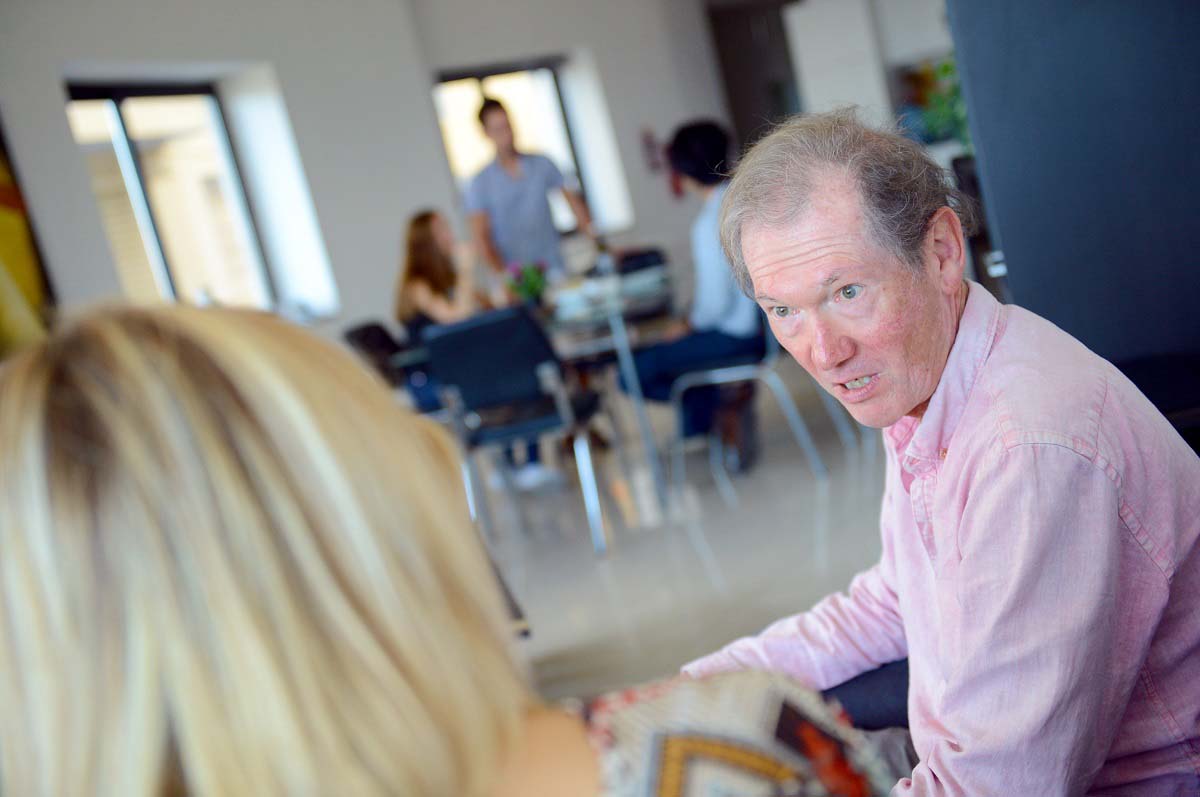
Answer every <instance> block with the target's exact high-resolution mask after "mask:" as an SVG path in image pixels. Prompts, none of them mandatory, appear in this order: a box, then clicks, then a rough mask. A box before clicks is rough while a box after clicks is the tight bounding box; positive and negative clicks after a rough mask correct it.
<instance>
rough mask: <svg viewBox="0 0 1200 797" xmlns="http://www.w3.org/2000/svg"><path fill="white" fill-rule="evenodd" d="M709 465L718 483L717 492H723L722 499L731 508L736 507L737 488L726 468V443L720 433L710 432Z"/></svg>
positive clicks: (715, 481) (714, 479) (714, 480)
mask: <svg viewBox="0 0 1200 797" xmlns="http://www.w3.org/2000/svg"><path fill="white" fill-rule="evenodd" d="M708 467H709V469H710V470H712V477H713V482H714V483H715V484H716V485H717V492H718V493H720V494H721V500H723V501H724V502H725V505H726V506H727V507H729V508H730V509H736V508H737V505H738V496H737V490H735V489H734V487H733V482H732V481H730V479H729V471H727V470H726V469H725V444H724V443H723V442H722V441H721V436H720V435H719V434H712V433H710V434H709V436H708Z"/></svg>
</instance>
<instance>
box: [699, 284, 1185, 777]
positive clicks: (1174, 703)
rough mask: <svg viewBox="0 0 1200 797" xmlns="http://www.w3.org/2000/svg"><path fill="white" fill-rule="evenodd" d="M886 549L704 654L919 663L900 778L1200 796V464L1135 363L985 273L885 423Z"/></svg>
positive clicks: (854, 668)
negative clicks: (1034, 309) (1137, 379)
mask: <svg viewBox="0 0 1200 797" xmlns="http://www.w3.org/2000/svg"><path fill="white" fill-rule="evenodd" d="M884 441H885V450H886V452H887V476H886V486H885V488H884V494H883V508H882V513H881V519H880V527H881V533H882V537H883V555H882V557H881V560H880V562H879V563H878V564H877V565H875V566H874V567H872V568H871V569H869V570H867V571H866V572H864V573H861V574H860V575H858V576H857V577H856V578H855V579H854V581H853V582H852V583H851V585H850V589H849V592H848V594H838V595H832V596H830V597H828V598H826V599H824V600H823V601H821V602H820V603H819V604H817V606H816V607H814V608H813V609H811V610H810V611H808V612H804V613H803V614H798V615H795V616H793V617H788V618H785V619H783V620H779V621H778V622H776V623H774V624H772V625H771V626H770V627H768V628H767V629H766V630H765V631H763V632H762V633H761V634H760V635H759V636H756V637H747V638H745V639H740V640H737V641H736V642H733V643H731V644H730V645H728V646H727V647H725V648H724V649H722V650H720V651H718V652H717V653H714V654H712V655H711V656H707V657H705V658H703V659H700V660H698V661H696V662H693V663H691V664H689V665H687V666H686V667H685V668H684V672H686V673H687V674H688V675H691V676H693V677H703V676H706V675H710V674H712V673H716V672H721V671H726V670H734V669H763V670H772V671H777V672H782V673H786V674H789V675H792V676H793V677H795V678H797V679H799V680H800V681H801V682H802V683H805V684H807V685H808V686H811V687H813V688H817V689H826V688H829V687H831V686H834V685H837V684H839V683H842V682H843V681H846V680H848V679H849V678H852V677H854V676H855V675H858V674H860V673H862V672H865V671H867V670H870V669H873V668H875V667H878V666H880V665H882V664H885V663H887V662H889V661H894V660H896V659H901V658H904V657H905V656H907V657H908V658H909V671H910V676H909V677H910V684H909V696H908V711H909V725H910V729H911V732H912V738H913V745H914V747H915V748H916V751H917V754H918V755H919V757H920V763H919V764H918V766H917V767H916V769H915V770H914V771H913V773H912V776H911V777H909V778H905V779H904V780H902V781H900V782H899V783H898V784H897V785H896V786H895V788H894V789H893V791H892V794H893V795H971V797H977V796H979V795H1081V794H1091V795H1100V794H1113V795H1116V794H1120V795H1200V544H1198V543H1197V538H1198V537H1200V459H1198V458H1197V457H1196V455H1195V453H1193V452H1192V451H1191V449H1189V448H1188V447H1187V445H1186V444H1185V443H1184V441H1183V440H1182V438H1181V437H1180V436H1179V435H1178V434H1177V433H1176V432H1175V431H1174V430H1173V429H1172V428H1171V426H1170V424H1169V423H1168V422H1167V421H1166V419H1165V418H1163V416H1162V415H1161V414H1160V413H1159V412H1158V411H1157V410H1155V408H1154V407H1153V406H1152V405H1151V404H1150V402H1149V401H1148V400H1147V399H1146V398H1145V396H1143V395H1142V394H1141V393H1140V392H1139V391H1138V390H1137V388H1136V387H1134V386H1133V384H1132V383H1130V382H1129V381H1128V380H1127V379H1126V378H1125V377H1124V376H1122V375H1121V373H1120V372H1119V371H1117V369H1116V368H1114V367H1113V366H1112V365H1110V364H1109V363H1108V362H1106V361H1104V360H1103V359H1101V358H1100V357H1098V356H1096V355H1095V354H1093V353H1092V352H1090V351H1088V349H1086V348H1085V347H1084V346H1083V345H1082V344H1080V343H1079V342H1078V341H1076V340H1075V339H1074V338H1072V337H1071V336H1069V335H1067V334H1066V333H1065V332H1063V331H1062V330H1060V329H1058V328H1057V327H1055V326H1054V325H1053V324H1051V323H1050V322H1048V321H1046V320H1045V319H1042V318H1040V317H1038V316H1036V315H1034V314H1032V313H1030V312H1028V311H1026V310H1023V309H1021V308H1019V307H1014V306H1005V305H1001V304H1000V303H999V302H997V301H996V300H995V299H994V298H992V297H991V295H989V294H988V293H987V292H986V291H985V290H984V289H983V288H981V287H980V286H979V285H978V284H975V283H972V284H971V286H970V295H969V297H968V300H967V305H966V309H965V311H964V314H963V317H962V321H961V323H960V326H959V330H958V335H957V337H956V339H955V342H954V346H953V348H952V350H951V352H950V356H949V359H948V360H947V363H946V368H945V371H944V373H943V374H942V378H941V381H940V383H939V384H938V388H937V390H936V391H935V392H934V394H933V397H932V398H931V400H930V402H929V407H928V409H927V410H926V412H925V415H924V417H923V418H922V419H921V420H920V421H919V422H918V421H916V420H914V419H912V418H904V419H902V420H901V421H900V422H898V423H896V424H895V425H894V426H892V427H890V428H888V429H886V430H884Z"/></svg>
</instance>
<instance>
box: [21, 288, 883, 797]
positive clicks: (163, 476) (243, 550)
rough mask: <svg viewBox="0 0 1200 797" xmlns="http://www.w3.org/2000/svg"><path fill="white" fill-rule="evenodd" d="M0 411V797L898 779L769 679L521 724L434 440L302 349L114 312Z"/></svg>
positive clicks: (269, 325) (337, 354)
mask: <svg viewBox="0 0 1200 797" xmlns="http://www.w3.org/2000/svg"><path fill="white" fill-rule="evenodd" d="M0 390H2V391H3V394H4V396H5V403H4V405H3V411H2V412H0V452H3V453H2V454H0V490H3V500H2V501H0V545H2V546H3V548H4V551H5V561H4V566H3V568H0V607H2V615H0V616H2V617H3V618H4V621H3V622H2V623H0V647H2V648H3V650H5V651H7V653H6V664H5V667H3V668H2V671H0V707H2V708H3V711H0V790H2V791H3V792H4V793H6V794H20V795H26V796H27V797H39V796H45V797H51V796H53V797H60V795H84V794H87V795H101V796H103V795H112V796H113V797H116V795H120V797H139V796H141V795H146V796H149V795H176V794H188V795H192V796H193V797H207V796H209V795H224V794H247V793H252V794H257V795H263V796H264V797H266V796H267V795H284V794H355V795H363V796H365V797H369V796H370V795H394V794H413V795H417V794H420V795H450V794H456V795H465V796H466V797H510V796H512V797H515V796H516V795H530V794H560V795H579V796H580V797H592V795H597V794H601V795H626V794H647V793H649V792H648V791H647V789H648V788H649V787H650V786H651V785H652V784H656V783H658V782H659V781H660V780H661V779H662V778H663V777H671V778H675V779H682V778H683V776H684V774H685V770H684V769H683V768H682V767H683V765H682V763H679V762H681V761H688V760H691V759H692V758H693V757H696V756H699V757H700V758H702V759H706V758H707V759H712V760H714V761H720V760H722V759H721V756H722V754H730V753H732V752H736V751H741V754H742V755H743V756H744V755H745V752H744V751H745V749H747V746H749V747H750V749H753V750H754V751H755V752H754V753H753V756H752V758H753V763H754V764H755V767H754V768H753V769H751V771H750V772H749V773H746V772H743V771H741V770H739V769H733V770H732V771H729V770H723V769H722V768H719V767H718V768H715V770H714V772H708V773H700V774H698V775H697V774H690V775H689V777H688V778H687V784H688V785H687V787H686V790H685V791H681V792H679V793H680V794H686V795H700V794H709V793H712V792H711V791H710V789H711V788H715V787H716V786H717V785H721V784H724V785H726V786H729V785H732V786H735V787H736V786H738V785H739V784H741V785H744V784H746V783H751V784H753V783H758V782H761V781H766V782H767V783H768V784H769V785H772V786H779V787H784V786H788V785H789V784H790V786H791V788H793V789H794V788H799V787H805V788H807V787H808V786H811V787H815V786H816V785H817V784H820V785H821V786H823V787H825V788H827V789H833V790H834V792H833V793H840V794H855V795H867V794H883V793H885V791H886V789H887V787H888V785H889V784H890V782H891V780H893V779H894V777H895V775H896V772H895V770H894V768H893V767H892V766H891V765H889V764H888V763H887V762H886V761H885V760H884V759H883V758H882V757H881V756H880V753H879V751H878V750H877V749H876V748H875V747H874V746H873V745H872V744H871V743H870V742H869V741H867V739H866V738H864V737H863V736H861V735H860V734H858V733H857V732H855V731H853V730H852V729H850V728H849V727H848V726H845V725H843V724H841V722H840V721H839V720H838V719H836V718H835V716H834V714H833V712H832V711H831V710H830V709H829V708H827V707H826V706H825V705H824V703H823V702H822V701H821V699H820V698H819V697H818V696H817V695H815V693H812V692H810V691H808V690H804V689H801V688H800V687H798V686H795V685H792V684H791V683H789V682H787V681H786V680H785V679H782V678H780V677H778V676H770V675H766V674H757V673H748V674H746V673H744V674H735V675H732V676H729V677H725V678H720V679H715V680H713V681H709V682H705V683H698V682H688V681H684V682H680V683H676V684H674V685H670V684H662V685H658V686H655V687H652V688H648V689H644V690H641V691H639V692H636V693H632V692H631V693H624V694H622V695H621V696H620V697H619V699H615V698H614V699H605V700H601V701H599V702H598V703H597V704H596V705H595V707H594V708H595V710H594V711H593V712H592V714H591V715H590V716H591V720H590V722H591V725H590V726H589V725H588V723H587V722H585V720H584V719H583V718H582V717H581V716H580V715H577V714H573V713H569V712H566V711H562V710H559V709H555V708H552V707H549V706H547V705H545V704H543V703H541V702H540V701H539V700H538V699H537V698H535V697H534V696H533V693H532V690H531V689H530V686H529V684H528V683H527V681H526V677H525V675H524V674H523V672H522V668H521V667H520V666H519V665H518V664H517V663H516V661H515V660H514V658H513V656H512V654H511V652H510V648H509V643H510V636H511V634H510V632H509V629H508V628H507V623H506V621H505V619H504V613H503V610H502V603H501V598H500V594H499V591H498V589H497V584H496V581H495V579H494V577H493V574H492V570H491V568H490V566H489V564H488V559H487V557H486V555H485V554H484V551H483V548H482V546H481V545H480V544H479V542H478V540H477V538H476V536H475V532H474V529H473V528H472V524H471V520H470V517H469V515H468V512H467V506H466V501H465V496H464V494H463V492H462V489H461V487H460V483H459V481H458V459H457V456H456V455H455V450H454V447H453V445H452V443H451V442H450V438H449V437H448V435H446V434H445V433H444V432H443V431H441V430H440V429H439V428H438V427H437V426H436V425H434V424H433V423H431V422H430V421H428V420H426V419H424V418H421V417H419V416H415V415H413V414H410V413H408V412H406V411H404V410H401V409H399V408H398V407H397V406H396V405H395V403H394V401H393V400H392V397H391V395H390V394H389V393H388V391H387V390H386V389H385V388H384V387H383V385H382V384H381V383H379V382H377V381H376V380H374V379H373V378H371V377H370V376H368V374H367V372H366V371H364V370H363V369H361V368H360V367H359V366H358V365H357V364H356V363H355V362H354V361H353V360H352V359H351V358H350V356H349V355H347V354H345V353H343V352H341V351H339V350H338V349H336V348H335V347H333V346H331V345H328V344H326V343H323V342H320V341H318V340H316V339H315V338H313V337H311V336H309V335H307V334H306V333H303V332H301V331H300V330H299V329H298V328H295V327H292V326H290V325H288V324H285V323H283V322H281V321H279V320H276V319H273V318H271V317H268V316H266V315H261V314H254V313H249V312H246V311H234V310H196V309H185V308H173V309H158V310H130V309H117V310H110V311H106V312H101V313H98V314H93V315H91V316H89V317H87V318H85V319H83V320H81V321H80V322H79V323H78V324H76V325H74V326H72V327H69V328H67V329H66V330H64V331H62V332H60V333H59V334H58V335H56V336H54V337H53V338H52V339H51V340H50V342H49V343H45V344H40V345H37V346H35V347H33V348H32V349H30V350H29V351H28V352H26V353H24V354H23V355H20V356H18V357H17V358H15V359H14V360H13V361H12V363H11V364H10V365H9V366H8V367H7V368H6V369H5V371H4V374H3V376H2V377H0ZM747 707H754V709H755V710H747ZM680 722H685V723H686V724H687V726H688V728H689V733H687V734H683V733H678V732H677V731H676V730H675V726H676V725H677V724H678V723H680ZM779 723H784V724H782V725H780V724H779ZM778 727H784V728H785V732H784V733H782V734H778V735H777V728H778ZM692 729H700V730H701V731H703V732H707V733H714V734H715V733H720V738H721V740H722V742H721V743H720V744H716V745H712V744H709V745H707V746H703V745H702V746H701V747H699V748H697V749H695V750H693V749H691V748H690V747H689V744H694V739H693V736H692V734H691V732H690V731H691V730H692ZM589 734H590V736H591V739H590V740H589ZM664 742H665V743H667V744H676V745H677V746H680V747H681V752H683V753H684V755H682V756H678V757H674V758H670V760H668V761H665V762H657V758H658V757H657V756H651V755H650V754H649V752H650V748H651V746H652V745H658V744H660V743H664ZM671 761H674V762H676V763H674V764H672V763H671ZM651 762H656V763H654V764H651ZM740 793H745V792H740ZM805 793H807V791H806V792H805Z"/></svg>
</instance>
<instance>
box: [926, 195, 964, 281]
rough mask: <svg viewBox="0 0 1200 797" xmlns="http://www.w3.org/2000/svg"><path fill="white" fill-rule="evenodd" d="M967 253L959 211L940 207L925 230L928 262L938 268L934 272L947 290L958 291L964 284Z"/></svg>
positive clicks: (928, 264)
mask: <svg viewBox="0 0 1200 797" xmlns="http://www.w3.org/2000/svg"><path fill="white" fill-rule="evenodd" d="M966 253H967V250H966V241H965V240H964V238H963V229H962V222H961V221H959V219H958V214H957V213H955V212H954V211H953V210H951V209H950V208H948V207H944V206H943V207H941V208H938V210H937V212H936V213H934V214H933V218H932V219H931V220H930V222H929V230H928V231H927V232H926V233H925V262H926V265H927V266H932V267H933V268H934V269H935V271H934V274H935V275H936V276H937V278H938V281H939V282H940V283H941V284H942V287H943V288H944V289H945V290H946V291H947V292H955V291H957V290H958V289H959V286H961V285H962V280H963V272H964V271H965V269H966Z"/></svg>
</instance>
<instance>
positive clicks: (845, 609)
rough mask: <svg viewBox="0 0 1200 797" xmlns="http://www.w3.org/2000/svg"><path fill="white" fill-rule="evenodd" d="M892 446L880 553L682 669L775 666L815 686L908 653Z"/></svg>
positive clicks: (705, 672) (706, 671)
mask: <svg viewBox="0 0 1200 797" xmlns="http://www.w3.org/2000/svg"><path fill="white" fill-rule="evenodd" d="M897 468H898V466H897V464H896V458H895V454H894V453H893V452H892V451H891V450H890V449H889V450H888V466H887V481H886V484H885V486H884V497H883V508H882V511H881V513H880V533H881V535H882V538H883V555H882V557H881V558H880V561H879V563H878V564H876V565H875V566H874V567H872V568H871V569H869V570H867V571H866V572H864V573H861V574H859V575H858V576H856V577H855V578H854V580H853V581H852V582H851V583H850V589H849V591H848V592H847V593H845V594H836V595H830V596H829V597H827V598H825V599H824V600H822V601H821V602H820V603H818V604H817V605H816V606H815V607H813V608H812V609H810V610H809V611H807V612H804V613H802V614H797V615H794V616H792V617H786V618H784V619H782V620H779V621H777V622H775V623H773V624H772V625H770V626H768V627H767V629H766V630H765V631H763V632H762V633H761V634H759V635H758V636H753V637H745V638H743V639H739V640H737V641H735V642H732V643H730V644H729V645H727V646H726V647H724V648H722V649H721V650H719V651H717V652H716V653H713V654H711V655H709V656H705V657H704V658H702V659H698V660H696V661H694V662H692V663H690V664H688V665H686V666H685V667H684V668H683V672H684V673H685V674H686V675H689V676H691V677H693V678H703V677H707V676H709V675H713V674H715V673H719V672H726V671H729V670H770V671H772V672H780V673H784V674H786V675H789V676H791V677H792V678H795V679H796V680H797V681H799V682H800V683H802V684H804V685H805V686H808V687H810V688H812V689H828V688H830V687H832V686H837V685H838V684H840V683H843V682H845V681H848V680H849V679H851V678H853V677H854V676H856V675H859V674H861V673H864V672H867V671H868V670H873V669H875V668H877V667H881V666H883V665H884V664H887V663H888V662H891V661H896V660H898V659H902V658H904V657H905V656H907V655H908V645H907V642H906V640H905V636H904V622H903V620H902V619H901V617H900V605H899V599H898V598H897V595H896V590H895V588H894V584H895V559H894V556H893V547H892V530H893V528H894V527H895V521H894V520H893V518H894V517H895V511H896V510H895V501H897V500H899V499H900V498H901V496H900V495H899V491H900V487H899V484H898V482H899V473H898V470H897Z"/></svg>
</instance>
